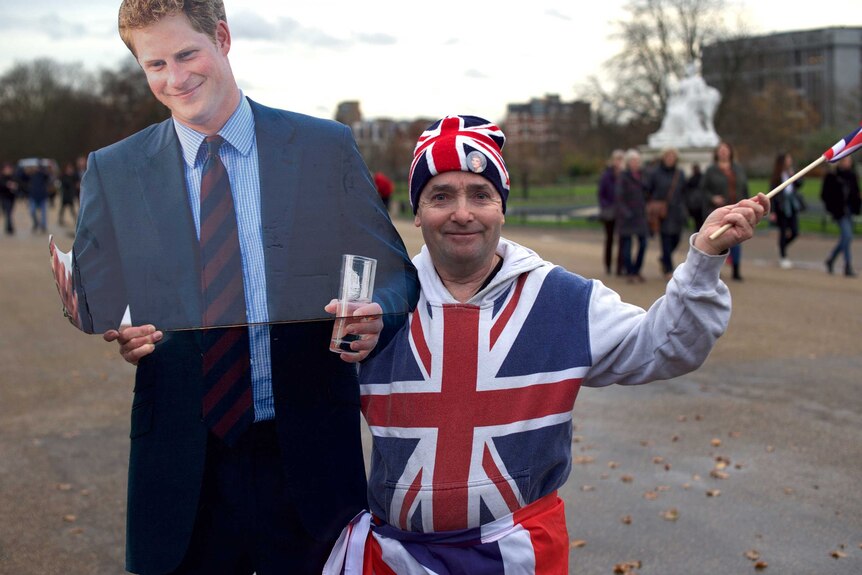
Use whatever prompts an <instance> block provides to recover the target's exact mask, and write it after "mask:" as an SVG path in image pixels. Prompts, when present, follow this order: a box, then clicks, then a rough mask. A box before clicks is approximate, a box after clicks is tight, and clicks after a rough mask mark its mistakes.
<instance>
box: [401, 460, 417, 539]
mask: <svg viewBox="0 0 862 575" xmlns="http://www.w3.org/2000/svg"><path fill="white" fill-rule="evenodd" d="M420 487H422V470H421V469H420V470H419V473H417V474H416V479H414V480H413V483H412V484H411V485H410V488H409V489H408V490H407V493H405V494H404V503H403V504H402V505H401V515H400V516H399V517H398V526H399V527H401V529H404V530H405V531H409V529H408V528H407V514H408V513H409V512H410V508H411V507H413V502H414V501H416V496H417V495H419V488H420Z"/></svg>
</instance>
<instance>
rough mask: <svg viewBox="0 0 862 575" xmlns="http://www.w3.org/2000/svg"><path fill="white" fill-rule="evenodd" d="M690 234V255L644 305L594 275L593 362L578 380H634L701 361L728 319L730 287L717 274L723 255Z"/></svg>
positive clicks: (669, 374)
mask: <svg viewBox="0 0 862 575" xmlns="http://www.w3.org/2000/svg"><path fill="white" fill-rule="evenodd" d="M694 237H695V236H691V238H690V239H689V251H688V257H687V258H686V261H685V263H683V264H682V265H680V266H679V267H678V268H677V269H676V271H675V272H674V274H673V278H672V279H671V280H670V282H668V285H667V290H666V292H665V295H663V296H662V297H661V298H659V299H658V300H657V301H656V302H655V303H654V304H653V305H652V306H651V307H650V309H649V310H648V311H644V310H643V309H642V308H639V307H637V306H634V305H630V304H627V303H624V302H622V301H621V300H620V296H619V295H618V294H617V293H616V292H614V291H613V290H611V289H610V288H608V287H607V286H605V285H604V284H602V283H601V282H600V281H597V280H596V281H595V285H594V289H593V292H592V297H591V301H590V309H589V323H590V327H589V332H590V347H591V355H592V367H591V368H590V369H589V371H588V372H587V375H586V377H585V378H584V380H583V382H582V385H585V386H590V387H601V386H605V385H610V384H613V383H619V384H623V385H635V384H641V383H648V382H650V381H654V380H656V379H670V378H673V377H677V376H679V375H682V374H684V373H688V372H690V371H693V370H695V369H697V368H698V367H700V365H701V364H703V362H704V361H705V360H706V358H707V356H708V355H709V353H710V351H711V350H712V348H713V346H714V345H715V342H716V340H717V339H718V338H719V337H720V336H721V335H722V334H723V333H724V331H725V330H726V329H727V324H728V322H729V321H730V290H729V289H728V288H727V286H726V285H725V284H724V282H722V281H721V279H720V278H719V272H720V271H721V267H722V265H723V264H724V261H725V258H726V256H725V255H720V256H709V255H707V254H704V253H703V252H701V251H700V250H698V249H697V248H695V247H694Z"/></svg>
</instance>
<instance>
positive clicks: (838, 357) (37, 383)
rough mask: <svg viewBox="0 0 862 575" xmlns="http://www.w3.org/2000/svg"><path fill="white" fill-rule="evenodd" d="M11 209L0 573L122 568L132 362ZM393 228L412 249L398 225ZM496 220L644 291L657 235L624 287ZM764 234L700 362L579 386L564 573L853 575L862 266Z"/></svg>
mask: <svg viewBox="0 0 862 575" xmlns="http://www.w3.org/2000/svg"><path fill="white" fill-rule="evenodd" d="M22 208H23V206H20V207H19V211H18V213H17V214H16V217H17V222H18V225H19V228H20V229H19V232H18V234H17V235H15V236H13V237H6V236H2V237H0V254H2V256H0V262H2V265H0V309H2V310H3V311H2V316H0V318H2V319H0V575H7V574H8V575H13V574H14V575H29V574H34V575H35V574H39V575H50V574H63V575H84V574H88V575H89V574H93V575H115V574H121V573H123V554H124V550H123V544H124V522H125V473H126V464H127V458H128V432H129V419H128V411H129V405H130V402H131V398H132V393H131V388H132V379H133V374H134V370H133V368H132V367H131V366H128V365H126V364H125V363H124V362H123V361H122V360H121V359H120V358H119V355H118V354H117V352H116V350H115V348H114V346H112V345H108V344H106V343H104V342H102V341H101V338H100V337H99V336H86V335H83V334H80V333H78V332H77V331H76V330H75V329H74V328H72V327H71V326H70V325H69V324H68V323H67V322H66V320H65V319H64V318H63V317H62V315H61V313H60V311H59V304H58V300H57V294H56V290H55V288H54V285H53V282H52V279H51V275H50V267H49V261H48V252H47V237H46V236H42V235H33V234H31V233H30V231H29V226H25V225H24V224H25V223H26V221H27V216H26V214H25V212H24V211H23V209H22ZM51 222H52V224H53V225H51V226H50V228H51V231H52V232H53V233H55V235H57V236H58V238H59V241H60V245H61V247H65V248H68V246H69V245H70V244H71V238H70V237H69V234H68V231H67V229H65V228H60V227H58V226H57V225H56V216H55V214H54V213H53V212H52V216H51ZM398 227H399V230H400V231H401V233H402V235H403V237H404V238H405V243H406V244H407V246H408V250H409V251H410V252H411V253H415V252H416V251H417V250H418V248H419V246H420V245H421V237H420V236H419V234H418V232H417V230H416V229H415V228H414V227H413V226H412V225H411V224H410V222H402V221H399V222H398ZM505 232H506V235H507V236H508V237H510V238H512V239H514V240H516V241H519V242H521V243H523V244H525V245H527V246H529V247H532V248H533V249H535V250H536V251H538V252H539V253H540V254H541V255H542V256H543V257H545V258H546V259H548V260H550V261H553V262H556V263H559V264H561V265H564V266H565V267H567V268H569V269H572V270H575V271H578V272H579V273H581V274H583V275H585V276H588V277H599V278H601V279H602V280H603V281H605V282H606V283H607V284H608V285H610V286H611V287H612V288H614V289H616V290H617V291H619V293H620V294H621V296H622V298H623V299H624V300H626V301H630V302H633V303H636V304H638V305H641V306H649V305H650V304H651V303H652V302H653V301H655V299H656V298H657V297H659V296H660V295H661V293H662V292H663V288H664V282H663V280H661V279H659V278H660V274H659V270H658V264H657V261H656V258H657V256H658V252H657V247H656V242H653V243H651V244H650V246H649V249H648V252H647V259H646V261H647V263H646V266H645V275H646V276H647V280H648V281H647V283H646V284H643V285H634V286H631V285H628V284H626V283H624V282H623V281H621V280H620V278H616V277H605V276H604V275H603V271H602V269H601V265H600V259H601V258H600V249H601V246H600V244H601V234H600V232H598V231H571V230H569V231H558V230H550V231H547V230H535V229H531V230H528V229H525V228H515V227H512V228H505ZM775 243H776V242H775V231H774V230H771V229H769V228H767V227H766V226H765V225H764V226H762V227H761V228H760V231H759V234H758V236H757V237H756V238H754V239H753V240H752V241H751V242H749V243H748V244H746V245H745V247H744V248H743V252H744V256H743V258H744V260H743V268H742V270H743V275H744V277H745V281H744V282H742V283H736V282H733V283H731V284H730V287H731V291H732V293H733V306H734V309H733V317H732V320H731V324H730V327H729V329H728V332H727V334H726V335H725V336H724V337H723V338H722V339H721V340H720V341H719V343H718V345H717V347H716V349H715V350H714V352H713V354H712V355H711V356H710V358H709V359H708V360H707V362H706V364H705V365H704V366H703V367H702V368H701V369H699V370H698V371H697V372H695V373H693V374H690V375H688V376H685V377H680V378H677V379H675V380H671V381H667V382H656V383H653V384H651V385H647V386H639V387H636V388H623V387H620V386H611V387H608V388H604V389H583V390H582V391H581V393H580V396H579V398H578V402H577V405H576V406H575V410H574V417H575V422H576V429H575V440H574V443H573V445H572V449H573V452H574V457H575V463H574V465H573V469H572V474H571V477H570V479H569V481H568V483H567V484H566V486H565V487H564V488H563V490H562V492H561V495H562V497H563V498H564V500H565V501H566V506H567V517H568V524H569V537H570V539H571V541H572V548H571V553H570V556H571V573H575V574H583V575H602V574H612V573H614V572H615V566H617V565H620V566H621V565H622V564H624V563H627V562H632V564H634V562H638V563H639V564H640V567H639V568H637V569H635V570H632V571H631V572H632V573H639V574H641V575H677V574H679V575H682V574H693V573H710V574H718V575H723V574H728V575H736V574H740V573H753V572H758V573H760V572H762V573H767V574H769V573H773V574H781V575H832V574H834V575H851V574H859V573H862V547H860V546H862V493H860V489H859V485H860V480H862V375H860V374H862V313H860V307H862V279H855V280H852V279H845V278H844V277H841V276H829V275H827V274H826V273H825V272H824V271H823V266H822V260H823V257H824V254H825V253H826V252H827V251H828V249H829V247H830V246H831V245H832V243H833V240H832V239H829V238H821V237H815V236H809V237H804V238H802V239H800V240H799V241H798V242H797V244H794V245H792V246H791V248H790V257H791V259H792V260H794V261H795V262H796V263H797V266H796V267H795V268H794V269H791V270H782V269H779V268H778V265H777V255H776V252H777V248H776V246H775ZM854 247H855V251H856V254H857V257H858V258H859V262H860V267H862V245H860V243H859V242H858V241H857V242H856V245H855V246H854ZM725 275H726V276H728V277H729V270H727V273H726V274H725ZM366 440H368V437H367V434H366ZM747 554H748V555H750V556H751V557H755V556H757V557H759V560H760V561H763V562H765V563H766V564H767V565H768V566H767V567H766V569H765V570H763V571H756V569H755V561H754V560H752V559H750V558H748V557H747V556H746V555H747Z"/></svg>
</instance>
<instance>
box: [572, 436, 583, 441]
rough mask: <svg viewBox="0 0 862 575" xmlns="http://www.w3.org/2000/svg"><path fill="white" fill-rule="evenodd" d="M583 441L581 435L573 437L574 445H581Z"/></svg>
mask: <svg viewBox="0 0 862 575" xmlns="http://www.w3.org/2000/svg"><path fill="white" fill-rule="evenodd" d="M583 440H584V438H583V436H581V435H576V436H574V437H572V443H580V442H581V441H583Z"/></svg>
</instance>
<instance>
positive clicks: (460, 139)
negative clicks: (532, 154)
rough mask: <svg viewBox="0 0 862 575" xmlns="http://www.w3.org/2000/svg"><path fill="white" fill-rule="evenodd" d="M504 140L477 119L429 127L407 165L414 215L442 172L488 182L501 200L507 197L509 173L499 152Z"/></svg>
mask: <svg viewBox="0 0 862 575" xmlns="http://www.w3.org/2000/svg"><path fill="white" fill-rule="evenodd" d="M505 143H506V136H505V135H504V134H503V131H502V130H500V128H498V127H497V126H496V125H494V124H493V123H491V122H489V121H488V120H486V119H484V118H479V117H478V116H446V117H445V118H443V119H441V120H438V121H436V122H434V123H433V124H431V125H430V126H429V127H428V128H427V129H426V130H425V131H424V132H422V135H421V136H419V141H418V142H417V143H416V149H414V150H413V163H412V164H411V165H410V205H411V206H412V207H413V213H414V214H416V208H417V206H418V202H419V194H421V193H422V189H423V188H424V187H425V184H427V183H428V180H430V179H431V178H433V177H434V176H436V175H437V174H442V173H444V172H473V173H475V174H479V175H480V176H483V177H484V178H485V179H487V180H488V181H489V182H491V184H493V186H494V188H496V190H497V192H499V193H500V198H502V200H503V213H506V199H507V198H508V197H509V171H508V170H507V169H506V163H505V162H504V161H503V156H502V155H501V153H500V152H501V150H502V149H503V145H504V144H505Z"/></svg>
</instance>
